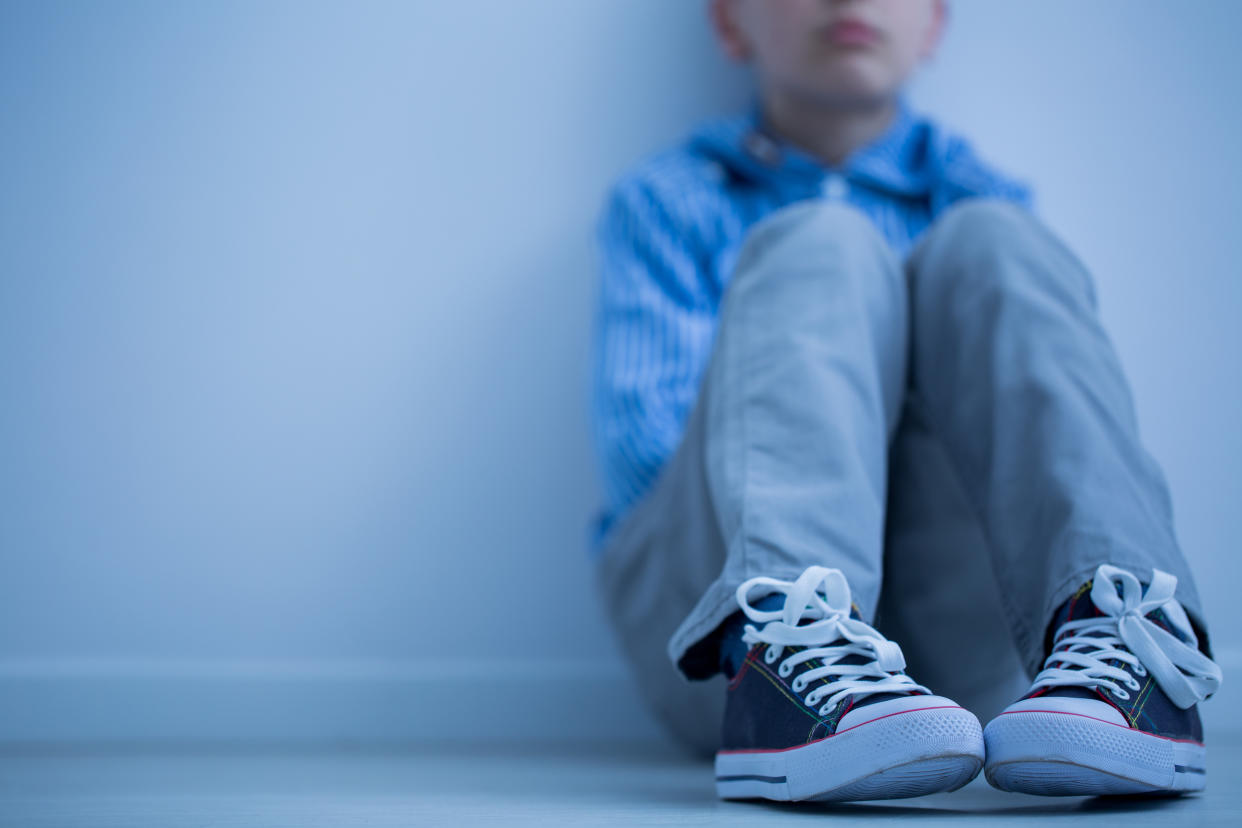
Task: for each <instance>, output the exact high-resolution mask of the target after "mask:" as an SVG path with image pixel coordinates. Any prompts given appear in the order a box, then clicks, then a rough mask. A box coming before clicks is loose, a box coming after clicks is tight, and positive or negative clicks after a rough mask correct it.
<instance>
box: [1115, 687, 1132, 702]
mask: <svg viewBox="0 0 1242 828" xmlns="http://www.w3.org/2000/svg"><path fill="white" fill-rule="evenodd" d="M1113 695H1114V696H1116V697H1117V698H1119V699H1121V700H1122V701H1125V700H1126V699H1128V698H1130V694H1129V693H1127V692H1126V691H1125V690H1122V689H1121V688H1120V687H1118V688H1117V689H1116V690H1114V691H1113Z"/></svg>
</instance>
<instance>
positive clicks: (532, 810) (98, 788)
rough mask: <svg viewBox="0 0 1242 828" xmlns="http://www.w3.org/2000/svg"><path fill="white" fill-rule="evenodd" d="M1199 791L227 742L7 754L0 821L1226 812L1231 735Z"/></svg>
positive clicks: (1166, 819) (900, 818) (203, 824)
mask: <svg viewBox="0 0 1242 828" xmlns="http://www.w3.org/2000/svg"><path fill="white" fill-rule="evenodd" d="M1209 768H1210V774H1211V775H1210V777H1209V779H1210V782H1209V784H1208V790H1207V791H1206V792H1205V793H1203V794H1200V795H1196V796H1190V797H1184V798H1178V799H1163V800H1140V799H1122V800H1120V801H1105V800H1099V799H1085V798H1069V799H1045V798H1040V797H1030V796H1021V795H1017V794H1007V793H1002V792H1000V791H995V790H993V789H991V788H989V787H988V786H987V784H986V783H985V782H984V781H983V779H982V777H980V778H978V779H976V780H975V781H974V782H972V783H971V784H970V785H968V786H967V787H965V788H963V789H962V790H960V791H957V792H955V793H952V794H937V795H935V796H929V797H923V798H920V799H908V800H898V801H889V802H877V803H851V804H848V805H835V806H829V805H805V804H795V805H776V804H763V803H750V802H745V803H738V802H721V801H718V800H717V799H716V796H715V792H714V789H713V787H712V781H711V778H712V775H711V768H710V765H708V764H703V763H698V762H694V761H688V760H686V759H684V758H681V757H679V756H676V755H671V754H669V753H667V752H663V751H660V750H627V751H616V752H612V753H611V755H610V754H607V753H603V752H599V751H585V750H584V751H574V752H567V751H564V750H561V751H559V752H557V751H543V752H540V753H538V754H534V753H525V754H524V753H519V752H494V751H493V752H490V753H488V754H484V753H482V752H470V751H461V750H458V751H455V752H447V753H446V752H437V753H415V752H398V751H392V752H374V751H371V752H364V751H358V752H335V753H295V752H277V751H271V752H263V753H253V752H248V753H241V752H227V751H218V750H217V751H202V752H163V753H160V752H140V751H128V752H99V751H95V752H89V751H73V750H67V749H58V750H55V751H27V752H20V753H17V752H12V751H10V752H7V753H5V754H3V755H0V826H3V828H19V826H20V828H45V826H57V828H60V826H74V828H76V826H91V828H109V827H110V826H125V828H142V827H143V826H153V827H154V826H159V828H177V827H178V826H196V828H215V826H263V828H280V826H297V828H314V826H333V828H343V827H344V826H372V827H373V828H382V827H383V826H408V825H420V826H421V825H451V826H454V827H455V828H461V826H471V825H500V824H503V825H506V826H522V825H540V826H544V828H546V826H548V825H553V824H569V825H617V824H627V825H628V824H633V825H668V824H691V825H696V824H711V825H755V824H756V823H758V822H761V823H762V824H764V825H765V826H766V825H779V824H786V823H788V824H792V823H798V822H802V823H806V822H808V821H811V822H814V821H818V820H822V819H823V818H824V817H825V816H826V815H831V816H832V817H833V824H834V825H849V824H860V825H868V826H882V825H902V826H906V827H907V828H911V826H918V825H925V824H930V823H941V824H943V823H946V822H952V821H961V820H968V819H969V820H979V819H980V818H982V820H984V823H983V824H986V825H989V826H1007V825H1032V824H1037V823H1039V822H1041V821H1052V820H1059V819H1061V818H1063V817H1065V816H1070V815H1072V816H1073V817H1074V824H1075V826H1078V825H1082V824H1084V823H1085V822H1091V823H1096V824H1120V823H1124V824H1125V825H1126V826H1127V828H1137V826H1143V825H1161V826H1169V825H1179V826H1180V825H1234V826H1237V825H1242V791H1240V790H1239V786H1238V783H1239V781H1242V740H1239V741H1236V742H1233V743H1228V744H1221V743H1220V742H1219V741H1218V742H1217V743H1214V744H1213V745H1212V747H1211V749H1210V752H1209Z"/></svg>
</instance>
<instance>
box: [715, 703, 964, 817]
mask: <svg viewBox="0 0 1242 828" xmlns="http://www.w3.org/2000/svg"><path fill="white" fill-rule="evenodd" d="M983 755H984V754H983V729H982V727H980V725H979V720H978V719H976V718H975V716H974V714H972V713H971V712H970V711H968V710H965V709H963V708H961V707H957V706H952V707H933V708H921V709H917V710H910V711H906V712H902V713H894V714H890V715H887V716H882V717H880V718H877V719H873V720H871V721H867V722H862V723H860V724H857V725H855V726H853V727H850V728H849V729H847V730H845V731H842V732H839V733H836V734H834V735H832V736H829V737H827V738H824V739H820V740H819V741H816V742H811V743H810V744H807V745H800V746H798V747H795V748H789V749H786V750H773V751H720V752H719V753H717V754H716V792H717V793H718V794H719V795H720V797H721V798H722V799H775V800H781V801H791V800H822V801H834V802H850V801H857V800H867V799H898V798H904V797H911V796H923V795H924V794H930V793H938V792H941V791H955V790H957V789H958V788H960V787H962V786H963V785H965V784H966V783H967V782H969V781H970V780H972V779H974V778H975V776H977V775H978V773H979V771H980V769H981V768H982V767H983Z"/></svg>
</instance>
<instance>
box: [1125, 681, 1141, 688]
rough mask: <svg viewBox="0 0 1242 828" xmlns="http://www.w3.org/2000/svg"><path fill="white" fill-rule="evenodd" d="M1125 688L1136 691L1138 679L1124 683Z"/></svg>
mask: <svg viewBox="0 0 1242 828" xmlns="http://www.w3.org/2000/svg"><path fill="white" fill-rule="evenodd" d="M1126 687H1129V688H1130V689H1131V690H1138V689H1139V683H1138V679H1135V678H1132V679H1130V680H1129V681H1127V682H1126Z"/></svg>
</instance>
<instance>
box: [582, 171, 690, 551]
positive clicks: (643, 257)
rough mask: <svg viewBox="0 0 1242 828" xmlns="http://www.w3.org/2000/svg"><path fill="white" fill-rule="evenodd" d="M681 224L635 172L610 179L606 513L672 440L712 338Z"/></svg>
mask: <svg viewBox="0 0 1242 828" xmlns="http://www.w3.org/2000/svg"><path fill="white" fill-rule="evenodd" d="M685 225H686V222H685V221H684V220H681V221H678V220H676V219H675V218H674V217H673V216H672V215H671V214H670V212H669V210H668V205H667V204H666V203H665V202H664V201H663V200H661V199H659V198H657V197H655V196H654V195H653V193H652V192H651V188H650V187H649V186H648V185H646V184H644V183H643V182H642V181H641V180H635V179H629V180H624V181H622V182H619V183H617V184H615V185H614V186H613V189H612V190H611V191H610V193H609V195H608V197H607V198H606V200H605V205H604V209H603V210H602V212H601V214H600V217H599V219H598V221H597V224H596V241H597V246H598V255H599V267H600V281H599V292H598V306H597V316H596V321H595V331H594V338H595V339H594V365H593V383H592V387H593V394H592V400H593V418H594V426H593V429H594V439H595V443H596V452H597V455H598V458H599V461H600V465H601V468H602V472H603V484H604V493H605V498H606V501H607V508H608V510H610V511H612V512H614V513H615V512H620V511H621V510H623V509H625V508H626V507H628V506H629V505H631V504H632V503H634V502H635V501H636V500H638V499H639V497H640V496H641V495H642V494H643V493H644V492H645V491H646V490H647V489H648V488H649V487H650V485H651V484H652V483H653V482H654V481H655V479H656V477H657V475H658V473H659V472H660V470H661V468H662V467H663V466H664V464H665V462H666V461H667V460H668V458H669V456H670V455H671V454H672V453H673V451H674V450H675V449H676V447H677V445H678V442H679V440H680V438H681V434H682V429H683V426H684V424H685V420H686V415H687V413H688V411H689V409H690V407H691V406H692V405H693V403H694V398H695V394H696V391H697V388H698V380H699V377H700V372H701V369H702V367H703V364H704V362H705V361H706V359H707V356H708V352H709V350H710V347H711V339H712V335H713V321H714V312H713V308H712V306H711V300H710V295H709V292H708V291H707V290H706V289H705V282H704V278H703V274H702V269H701V267H700V266H699V264H698V261H699V257H698V256H697V255H696V254H695V252H694V249H693V244H692V242H690V241H689V240H690V239H691V238H692V236H693V234H692V232H691V230H690V228H689V227H686V226H685ZM605 528H606V527H605Z"/></svg>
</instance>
